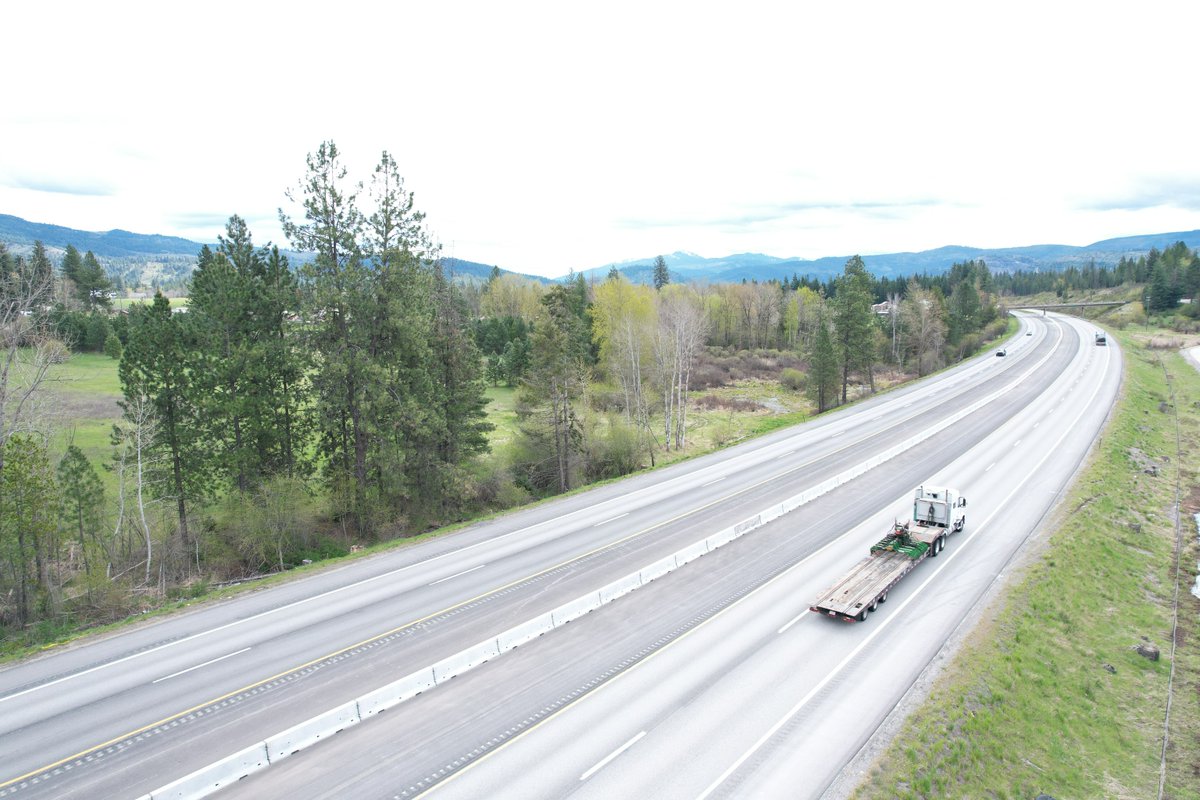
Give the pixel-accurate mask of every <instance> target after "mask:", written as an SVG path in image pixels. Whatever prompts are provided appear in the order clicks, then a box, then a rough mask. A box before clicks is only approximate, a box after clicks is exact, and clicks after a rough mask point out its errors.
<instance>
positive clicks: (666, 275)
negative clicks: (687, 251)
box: [654, 256, 671, 290]
mask: <svg viewBox="0 0 1200 800" xmlns="http://www.w3.org/2000/svg"><path fill="white" fill-rule="evenodd" d="M670 282H671V271H670V270H669V269H667V260H666V259H665V258H663V257H662V256H658V257H656V258H655V259H654V288H655V290H659V289H662V288H663V287H664V286H666V285H667V284H668V283H670Z"/></svg>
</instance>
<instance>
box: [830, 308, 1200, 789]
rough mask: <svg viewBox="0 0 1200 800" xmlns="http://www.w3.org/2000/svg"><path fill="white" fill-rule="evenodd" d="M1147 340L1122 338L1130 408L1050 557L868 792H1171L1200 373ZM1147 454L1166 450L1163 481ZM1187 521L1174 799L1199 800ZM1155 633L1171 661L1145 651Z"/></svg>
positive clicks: (918, 717) (874, 772)
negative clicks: (1176, 618)
mask: <svg viewBox="0 0 1200 800" xmlns="http://www.w3.org/2000/svg"><path fill="white" fill-rule="evenodd" d="M1148 338H1149V337H1148V336H1147V335H1145V334H1144V333H1138V332H1136V331H1135V330H1133V329H1130V331H1128V332H1126V333H1124V334H1121V335H1120V337H1119V339H1120V341H1121V343H1122V345H1123V346H1124V347H1125V352H1126V365H1127V370H1128V371H1127V373H1126V378H1125V386H1124V389H1123V394H1122V398H1121V400H1120V405H1119V411H1118V412H1117V414H1116V415H1115V417H1114V419H1113V420H1112V422H1111V424H1110V426H1109V428H1108V429H1107V430H1106V432H1105V433H1104V434H1103V437H1102V439H1101V442H1100V444H1099V446H1098V448H1097V450H1096V452H1095V453H1094V456H1093V458H1092V460H1091V463H1090V465H1089V466H1088V467H1087V468H1086V469H1085V471H1084V472H1083V473H1082V475H1081V477H1080V478H1079V480H1078V481H1077V483H1076V484H1075V487H1074V489H1073V490H1072V491H1071V493H1070V495H1069V497H1068V498H1067V499H1066V500H1065V502H1064V503H1063V504H1062V505H1061V506H1060V510H1059V513H1058V514H1057V517H1056V518H1055V519H1054V520H1053V521H1052V526H1051V527H1053V528H1055V530H1053V532H1052V533H1051V534H1050V535H1049V541H1048V542H1047V543H1046V544H1045V549H1044V552H1043V553H1041V554H1040V557H1038V558H1037V559H1036V561H1035V562H1034V563H1032V564H1031V565H1029V566H1028V567H1027V569H1026V571H1025V573H1024V575H1023V577H1022V578H1021V579H1020V580H1019V581H1018V582H1016V583H1015V584H1014V585H1013V586H1012V587H1011V588H1010V590H1009V591H1008V592H1007V593H1006V599H1005V600H1004V601H1003V602H1002V606H1001V608H999V609H998V611H997V613H996V615H995V617H994V621H992V622H991V624H989V625H985V626H984V627H982V628H981V629H978V630H976V631H975V632H974V633H973V635H972V637H971V640H970V641H969V643H968V644H967V645H966V646H965V647H964V649H963V650H962V651H961V652H960V653H959V655H958V656H957V657H956V658H955V659H954V661H953V663H952V664H951V665H950V666H949V667H948V668H947V670H946V671H945V673H944V674H943V675H942V676H941V678H940V679H939V680H938V682H937V685H936V690H935V691H934V693H933V696H932V697H931V698H930V699H929V700H928V701H927V702H926V703H925V704H924V705H923V706H922V707H921V708H920V709H918V710H917V711H916V712H915V713H914V714H913V715H912V716H911V717H910V718H909V719H908V720H907V722H906V723H905V724H904V726H903V730H902V731H901V733H900V734H899V736H898V738H897V741H896V743H894V744H893V746H892V747H890V748H889V749H888V751H887V755H886V756H885V757H884V758H882V759H881V760H880V761H878V762H877V763H876V764H875V765H874V766H873V767H872V768H871V769H870V771H869V775H868V778H867V779H866V780H865V781H864V783H863V785H861V786H860V787H859V789H858V790H857V792H856V793H855V795H854V796H855V797H856V798H860V800H867V799H868V798H869V799H871V800H874V799H875V798H889V799H890V798H942V797H970V798H1013V800H1016V799H1017V798H1021V799H1022V800H1024V799H1026V798H1028V799H1029V800H1032V798H1034V797H1036V796H1037V795H1038V794H1039V793H1043V792H1044V793H1046V794H1049V795H1051V796H1053V797H1056V798H1154V797H1157V796H1158V787H1159V771H1160V755H1161V751H1162V734H1163V725H1164V715H1165V710H1166V701H1167V682H1168V680H1169V679H1170V675H1171V642H1172V605H1173V601H1174V597H1175V575H1174V572H1173V565H1174V548H1175V541H1176V536H1175V525H1174V522H1175V520H1174V505H1173V504H1174V502H1175V487H1176V480H1177V478H1178V479H1179V480H1180V483H1181V485H1182V487H1183V490H1184V492H1185V498H1186V493H1187V492H1189V491H1190V490H1191V487H1194V486H1196V485H1197V473H1198V472H1200V408H1198V407H1197V405H1196V404H1195V401H1194V398H1197V397H1200V374H1198V373H1197V372H1196V370H1195V369H1193V368H1192V367H1191V366H1190V365H1188V364H1186V363H1185V362H1184V360H1183V359H1182V358H1181V357H1180V356H1179V355H1178V353H1177V352H1175V351H1174V350H1159V351H1154V350H1150V349H1149V348H1147V347H1146V346H1144V342H1145V341H1146V340H1148ZM1160 359H1161V360H1160ZM1164 367H1165V369H1164ZM1167 375H1169V376H1170V385H1168V382H1167V380H1166V376H1167ZM1163 404H1166V405H1165V406H1164V405H1163ZM1174 412H1178V414H1179V420H1180V430H1181V435H1182V441H1181V446H1180V447H1179V448H1178V449H1177V447H1176V441H1175V414H1174ZM1135 449H1136V450H1135ZM1136 451H1140V452H1141V453H1144V454H1146V456H1148V457H1150V458H1152V459H1154V461H1155V463H1157V464H1158V466H1159V474H1158V475H1157V476H1155V475H1149V474H1147V472H1146V471H1145V470H1146V467H1147V462H1146V461H1144V460H1143V459H1142V458H1141V457H1140V456H1138V455H1136ZM1197 499H1200V498H1198V497H1193V498H1192V500H1191V501H1190V502H1191V504H1192V507H1193V508H1194V505H1195V502H1196V500H1197ZM1185 526H1186V527H1185V533H1184V536H1185V539H1184V541H1185V545H1186V546H1185V549H1184V554H1183V555H1184V558H1183V564H1184V567H1185V569H1186V570H1187V571H1186V574H1184V575H1183V576H1181V578H1180V581H1181V584H1182V585H1181V591H1180V594H1179V598H1180V605H1179V615H1180V622H1181V624H1180V628H1179V630H1180V634H1178V635H1176V641H1177V642H1178V643H1179V649H1178V650H1177V652H1176V655H1175V663H1176V672H1175V676H1174V687H1173V692H1172V709H1171V733H1170V742H1171V746H1170V747H1169V748H1168V753H1167V768H1166V777H1167V779H1166V792H1165V794H1164V796H1165V797H1170V798H1175V800H1180V799H1181V798H1197V797H1200V694H1198V693H1197V687H1198V686H1200V640H1197V638H1196V636H1195V634H1196V633H1197V632H1198V631H1197V629H1198V628H1200V625H1198V620H1200V601H1198V600H1197V599H1196V598H1195V597H1193V596H1192V595H1191V594H1189V593H1188V587H1189V586H1190V585H1191V582H1192V577H1191V576H1192V572H1193V570H1192V569H1191V568H1192V567H1194V566H1195V564H1196V558H1197V555H1196V553H1197V549H1198V548H1197V545H1196V536H1195V533H1194V530H1193V528H1192V525H1191V518H1190V516H1188V517H1186V518H1185ZM1142 643H1150V644H1153V645H1155V646H1157V647H1158V648H1160V650H1161V652H1162V657H1161V658H1160V659H1159V660H1158V661H1151V660H1148V659H1147V658H1145V657H1143V656H1141V655H1139V654H1138V653H1137V652H1136V651H1135V648H1136V647H1137V645H1139V644H1142Z"/></svg>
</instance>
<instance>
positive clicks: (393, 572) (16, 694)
mask: <svg viewBox="0 0 1200 800" xmlns="http://www.w3.org/2000/svg"><path fill="white" fill-rule="evenodd" d="M1048 357H1049V356H1047V358H1048ZM1044 361H1045V359H1043V362H1044ZM987 363H990V362H987ZM1037 366H1040V364H1038V365H1035V366H1034V369H1036V368H1037ZM1025 377H1028V375H1026V376H1023V377H1021V378H1018V379H1017V380H1016V381H1014V382H1013V384H1012V385H1015V384H1016V383H1020V382H1021V381H1023V380H1024V379H1025ZM914 402H915V401H912V402H909V403H906V404H905V405H904V406H902V408H908V407H909V406H911V405H913V403H914ZM835 435H836V434H835ZM829 438H832V437H829ZM791 452H796V451H795V450H793V451H791ZM683 477H687V476H679V477H677V478H670V479H668V481H666V483H665V484H663V485H667V484H670V483H671V482H673V481H676V480H680V479H682V478H683ZM722 479H723V478H722ZM705 485H707V484H705ZM701 488H703V487H701ZM643 491H646V489H638V490H637V491H636V492H635V494H637V493H639V492H643ZM626 499H627V498H626ZM606 502H610V501H607V500H606V501H602V502H601V503H598V504H596V506H590V507H585V508H582V509H576V510H575V511H568V512H567V513H565V514H560V515H559V516H557V517H554V518H552V519H549V520H543V521H542V522H535V523H534V524H532V525H527V526H525V527H523V528H518V529H517V530H514V531H510V532H508V533H504V534H500V535H498V536H495V537H493V538H491V539H487V540H484V541H482V542H476V543H475V544H472V545H467V546H466V547H462V548H460V549H458V550H451V551H450V552H448V553H442V554H441V555H438V556H433V557H432V558H428V559H425V560H424V561H418V562H416V563H413V564H408V565H406V566H403V567H398V568H397V569H394V570H389V571H387V572H383V573H380V574H379V575H374V576H372V577H370V578H364V579H363V580H360V581H355V582H354V583H349V584H346V585H345V586H339V587H337V588H336V589H330V590H329V591H327V592H322V593H321V594H317V595H312V596H311V597H306V598H303V599H301V600H296V601H295V602H292V603H288V604H287V605H283V606H279V607H277V608H272V609H268V610H266V611H263V612H260V613H258V614H254V615H252V616H249V617H243V618H242V619H237V620H233V621H232V622H227V623H225V624H224V625H219V626H217V627H215V628H209V629H208V630H205V631H200V632H199V633H194V634H192V635H191V636H185V637H184V638H182V639H176V640H175V641H173V642H167V643H165V644H161V645H159V646H158V647H152V648H150V649H148V650H141V651H139V652H136V653H130V654H129V655H127V656H125V657H123V658H118V659H117V660H115V661H107V662H105V663H103V664H97V665H96V666H94V667H91V668H89V669H85V670H83V671H82V672H73V673H71V674H69V675H63V676H62V677H60V678H56V679H55V680H52V681H47V682H46V683H39V684H38V685H36V686H30V687H29V688H27V689H23V690H21V691H19V692H14V693H13V694H9V695H5V696H3V697H0V703H4V702H5V701H7V700H13V699H15V698H17V697H24V696H25V695H27V694H32V693H33V692H36V691H39V690H41V689H46V688H48V687H50V686H56V685H57V684H60V683H64V682H66V681H69V680H72V679H74V678H82V677H83V676H85V675H90V674H91V673H93V672H98V671H99V670H102V669H107V668H108V667H113V666H116V665H117V664H123V663H125V662H126V661H132V660H133V659H135V658H141V657H142V656H147V655H150V654H152V653H157V652H159V651H161V650H166V649H167V648H170V647H175V646H176V645H180V644H183V643H185V642H190V641H192V640H193V639H199V638H201V637H203V636H208V635H210V634H213V633H219V632H220V631H223V630H226V629H228V628H232V627H234V626H236V625H242V624H245V623H247V622H253V621H254V620H256V619H261V618H262V617H266V616H269V615H271V614H276V613H278V612H280V611H286V610H287V609H290V608H295V607H297V606H301V605H304V604H305V603H311V602H312V601H314V600H320V599H322V598H325V597H329V596H331V595H335V594H338V593H339V592H344V591H346V590H348V589H354V588H357V587H359V586H365V585H366V584H368V583H372V582H374V581H377V580H382V579H383V578H389V577H391V576H393V575H398V574H400V573H401V572H405V571H407V570H410V569H413V568H415V567H420V566H425V565H427V564H431V563H433V562H434V561H438V560H440V559H443V558H448V557H450V556H453V555H458V554H461V553H465V552H467V551H468V550H474V549H475V548H476V547H482V546H484V545H486V544H494V543H495V542H498V541H501V540H503V539H507V538H508V537H510V536H516V535H517V534H519V533H524V532H526V531H530V530H533V529H534V528H537V527H540V526H542V525H547V524H549V523H551V522H557V521H559V520H562V519H566V518H567V517H570V516H573V515H575V514H579V513H580V512H582V511H587V510H589V508H595V507H597V506H599V505H603V504H604V503H606ZM451 577H453V576H451ZM429 585H431V586H432V585H433V584H429Z"/></svg>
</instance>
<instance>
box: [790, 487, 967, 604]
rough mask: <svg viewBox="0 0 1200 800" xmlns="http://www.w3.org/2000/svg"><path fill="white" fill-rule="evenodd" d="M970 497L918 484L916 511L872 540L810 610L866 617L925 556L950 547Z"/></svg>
mask: <svg viewBox="0 0 1200 800" xmlns="http://www.w3.org/2000/svg"><path fill="white" fill-rule="evenodd" d="M966 505H967V499H966V498H965V497H963V496H962V494H961V493H960V492H958V490H956V489H948V488H945V487H928V486H918V487H917V489H916V491H915V492H914V493H913V510H912V517H911V518H910V519H906V520H905V521H904V522H900V521H899V520H896V521H895V522H894V523H892V528H891V530H889V531H888V533H887V534H886V535H885V536H884V537H883V538H882V539H880V540H879V541H878V542H876V543H875V544H873V545H872V546H871V554H870V555H868V556H867V557H866V558H864V559H863V560H862V561H860V562H858V564H856V565H855V566H854V568H853V569H851V570H850V571H849V572H848V573H846V576H845V577H843V578H842V579H841V580H839V581H838V582H837V583H835V584H834V585H833V586H831V587H829V588H828V589H826V590H825V591H824V592H822V593H821V595H820V597H818V598H817V600H816V602H814V603H813V604H812V605H811V606H810V607H809V609H808V610H809V611H813V612H815V613H817V614H821V615H824V616H828V617H833V618H835V619H840V620H842V621H844V622H866V621H867V614H868V613H870V612H872V611H874V610H875V609H877V608H879V604H880V603H883V602H886V601H887V596H888V592H890V591H891V590H892V587H893V586H895V585H896V584H897V583H899V582H900V581H901V580H902V579H903V578H904V576H905V575H907V574H908V573H910V572H912V571H913V569H914V568H915V567H916V566H917V564H920V563H921V562H922V561H924V560H925V559H926V558H930V557H936V556H937V554H938V553H940V552H942V550H943V549H945V547H946V538H947V537H948V536H949V535H950V534H952V533H957V532H958V531H961V530H962V529H963V526H965V525H966V524H967V514H966V512H965V511H963V510H962V509H964V508H966Z"/></svg>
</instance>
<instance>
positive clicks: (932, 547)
mask: <svg viewBox="0 0 1200 800" xmlns="http://www.w3.org/2000/svg"><path fill="white" fill-rule="evenodd" d="M941 540H942V539H941V537H938V538H937V539H934V540H933V544H931V545H929V555H930V557H932V558H937V554H938V553H939V552H940V551H939V550H938V542H940V541H941Z"/></svg>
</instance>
